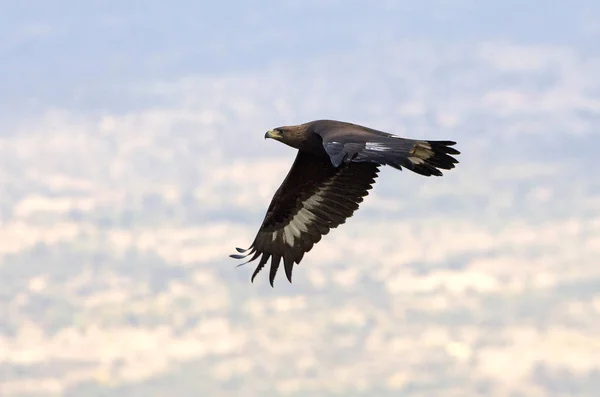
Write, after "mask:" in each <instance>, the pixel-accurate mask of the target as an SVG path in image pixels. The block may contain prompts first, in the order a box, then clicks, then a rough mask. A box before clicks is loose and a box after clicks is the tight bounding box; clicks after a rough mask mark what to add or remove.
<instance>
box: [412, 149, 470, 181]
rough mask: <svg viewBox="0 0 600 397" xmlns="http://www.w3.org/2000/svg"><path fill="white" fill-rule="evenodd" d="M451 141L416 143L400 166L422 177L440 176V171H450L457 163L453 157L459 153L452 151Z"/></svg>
mask: <svg viewBox="0 0 600 397" xmlns="http://www.w3.org/2000/svg"><path fill="white" fill-rule="evenodd" d="M455 144H456V142H453V141H416V142H415V144H414V146H413V147H412V148H411V150H410V152H409V154H408V157H407V158H406V159H405V161H404V162H403V163H402V165H403V166H404V167H406V168H408V169H409V170H411V171H413V172H416V173H417V174H420V175H424V176H431V175H436V176H442V172H441V171H440V169H442V170H450V169H452V168H454V167H455V164H457V163H458V160H456V159H455V158H454V157H452V156H453V155H458V154H460V152H459V151H458V150H456V149H454V148H453V147H451V146H453V145H455Z"/></svg>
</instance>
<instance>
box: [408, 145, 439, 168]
mask: <svg viewBox="0 0 600 397" xmlns="http://www.w3.org/2000/svg"><path fill="white" fill-rule="evenodd" d="M433 155H434V153H433V150H432V149H431V145H430V144H429V143H427V142H423V141H421V142H418V143H417V144H416V145H415V146H414V147H413V148H412V149H411V151H410V153H409V156H408V160H410V162H411V163H413V164H415V165H419V164H423V163H425V160H428V159H430V158H431V157H433Z"/></svg>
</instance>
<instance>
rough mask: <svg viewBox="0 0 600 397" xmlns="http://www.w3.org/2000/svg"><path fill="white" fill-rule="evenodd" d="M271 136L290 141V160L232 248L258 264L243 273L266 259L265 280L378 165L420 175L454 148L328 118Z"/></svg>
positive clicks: (345, 205) (347, 206) (369, 181)
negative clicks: (252, 229) (262, 212)
mask: <svg viewBox="0 0 600 397" xmlns="http://www.w3.org/2000/svg"><path fill="white" fill-rule="evenodd" d="M266 138H271V139H275V140H277V141H280V142H282V143H285V144H286V145H288V146H291V147H293V148H296V149H298V154H297V155H296V160H295V161H294V164H293V165H292V168H291V169H290V171H289V172H288V174H287V176H286V178H285V180H284V181H283V183H282V184H281V186H280V187H279V189H277V192H276V193H275V196H274V197H273V199H272V200H271V204H270V205H269V208H268V210H267V214H266V216H265V218H264V220H263V223H262V225H261V226H260V229H259V230H258V233H257V235H256V238H255V239H254V242H253V243H252V245H251V246H250V247H249V248H248V249H241V248H236V250H237V251H238V252H239V254H233V255H230V256H231V257H232V258H235V259H243V258H246V257H248V256H250V259H249V260H248V261H247V262H244V263H242V264H240V265H238V266H241V265H245V264H246V263H249V262H252V261H254V260H256V259H259V258H260V260H259V261H258V266H257V267H256V270H255V271H254V273H253V274H252V278H251V281H254V278H255V277H256V275H257V274H258V273H259V272H260V270H261V269H262V268H263V267H264V266H265V264H266V263H267V262H268V260H269V259H271V268H270V271H269V282H270V284H271V286H273V281H274V280H275V275H276V273H277V269H278V268H279V265H280V263H281V261H282V260H283V268H284V269H285V275H286V276H287V279H288V280H289V282H290V283H291V282H292V269H293V267H294V263H296V264H299V263H300V261H301V260H302V257H303V256H304V254H305V253H307V252H308V251H310V250H311V249H312V247H313V245H314V244H316V243H317V242H319V240H321V237H322V236H324V235H326V234H327V233H329V230H330V229H333V228H336V227H338V226H339V225H341V224H342V223H344V222H345V221H346V219H347V218H349V217H351V216H352V214H353V213H354V211H356V210H357V209H358V206H359V203H361V202H362V201H363V197H365V196H366V195H367V194H368V191H369V189H371V187H372V185H373V184H374V183H375V178H376V177H377V173H378V172H379V167H380V166H382V165H389V166H392V167H394V168H396V169H399V170H401V169H402V167H405V168H407V169H409V170H411V171H413V172H416V173H417V174H421V175H424V176H431V175H436V176H441V175H442V172H441V171H440V169H443V170H449V169H452V168H454V165H455V164H456V163H458V161H457V160H456V159H455V158H454V157H452V155H457V154H460V152H459V151H458V150H456V149H454V148H452V147H451V146H452V145H455V144H456V142H452V141H425V140H418V139H406V138H401V137H399V136H395V135H392V134H388V133H386V132H382V131H377V130H374V129H371V128H367V127H363V126H360V125H356V124H351V123H346V122H342V121H334V120H316V121H311V122H308V123H304V124H300V125H294V126H285V127H278V128H275V129H272V130H269V131H268V132H267V133H266V134H265V139H266Z"/></svg>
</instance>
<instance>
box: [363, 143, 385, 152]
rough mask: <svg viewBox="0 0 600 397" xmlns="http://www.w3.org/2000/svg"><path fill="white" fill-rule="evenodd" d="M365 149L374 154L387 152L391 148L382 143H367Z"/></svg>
mask: <svg viewBox="0 0 600 397" xmlns="http://www.w3.org/2000/svg"><path fill="white" fill-rule="evenodd" d="M365 149H367V150H372V151H374V152H385V151H387V150H389V149H390V148H389V147H388V146H386V145H385V144H384V143H381V142H367V143H366V145H365Z"/></svg>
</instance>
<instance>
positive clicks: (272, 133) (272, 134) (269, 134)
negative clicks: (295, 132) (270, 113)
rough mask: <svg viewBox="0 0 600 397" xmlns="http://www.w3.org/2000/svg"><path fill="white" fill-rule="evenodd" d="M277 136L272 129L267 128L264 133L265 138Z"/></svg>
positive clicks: (275, 137)
mask: <svg viewBox="0 0 600 397" xmlns="http://www.w3.org/2000/svg"><path fill="white" fill-rule="evenodd" d="M278 137H279V135H278V134H277V133H276V132H275V131H274V130H269V131H267V133H266V134H265V139H267V138H271V139H277V138H278Z"/></svg>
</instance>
